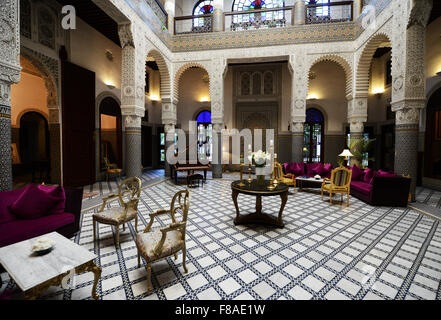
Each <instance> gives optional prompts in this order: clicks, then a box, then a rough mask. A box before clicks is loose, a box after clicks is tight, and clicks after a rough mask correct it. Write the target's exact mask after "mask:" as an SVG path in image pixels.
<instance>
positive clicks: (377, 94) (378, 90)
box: [372, 88, 384, 99]
mask: <svg viewBox="0 0 441 320" xmlns="http://www.w3.org/2000/svg"><path fill="white" fill-rule="evenodd" d="M372 93H373V94H375V95H376V96H377V98H378V99H381V96H382V95H383V93H384V88H376V89H374V90H373V91H372Z"/></svg>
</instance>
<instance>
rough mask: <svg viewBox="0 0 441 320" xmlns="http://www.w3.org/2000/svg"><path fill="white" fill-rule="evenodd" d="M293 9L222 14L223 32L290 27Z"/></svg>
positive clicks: (283, 8)
mask: <svg viewBox="0 0 441 320" xmlns="http://www.w3.org/2000/svg"><path fill="white" fill-rule="evenodd" d="M292 10H293V7H280V8H271V9H261V10H248V11H235V12H226V13H224V26H225V30H231V31H241V30H256V29H267V28H281V27H285V26H287V25H292Z"/></svg>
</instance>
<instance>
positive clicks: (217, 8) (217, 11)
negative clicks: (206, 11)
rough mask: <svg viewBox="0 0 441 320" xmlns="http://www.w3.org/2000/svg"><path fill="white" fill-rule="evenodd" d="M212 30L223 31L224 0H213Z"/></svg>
mask: <svg viewBox="0 0 441 320" xmlns="http://www.w3.org/2000/svg"><path fill="white" fill-rule="evenodd" d="M213 7H214V9H213V31H214V32H219V31H224V1H223V0H214V1H213Z"/></svg>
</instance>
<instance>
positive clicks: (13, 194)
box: [0, 188, 24, 224]
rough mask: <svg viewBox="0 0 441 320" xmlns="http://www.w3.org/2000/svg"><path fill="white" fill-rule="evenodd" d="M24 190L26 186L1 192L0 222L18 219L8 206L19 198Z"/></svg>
mask: <svg viewBox="0 0 441 320" xmlns="http://www.w3.org/2000/svg"><path fill="white" fill-rule="evenodd" d="M23 191H24V188H23V189H16V190H12V191H4V192H0V224H1V223H7V222H10V221H14V220H17V217H16V216H14V215H13V214H12V213H11V212H10V211H9V208H8V207H9V206H10V205H12V204H13V203H14V201H15V200H17V198H18V197H19V196H20V195H21V194H22V193H23Z"/></svg>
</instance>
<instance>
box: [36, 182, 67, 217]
mask: <svg viewBox="0 0 441 320" xmlns="http://www.w3.org/2000/svg"><path fill="white" fill-rule="evenodd" d="M38 189H40V190H42V191H44V192H45V193H47V194H49V195H50V196H52V197H54V198H55V199H56V204H55V205H54V207H52V209H51V210H50V212H48V213H47V214H62V213H64V209H65V208H66V194H65V193H64V188H63V187H62V186H54V187H50V186H45V185H39V186H38Z"/></svg>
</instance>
